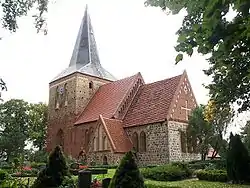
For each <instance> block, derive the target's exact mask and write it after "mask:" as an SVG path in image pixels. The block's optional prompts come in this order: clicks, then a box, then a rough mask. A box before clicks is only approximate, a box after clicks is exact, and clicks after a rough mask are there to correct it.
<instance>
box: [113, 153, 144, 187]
mask: <svg viewBox="0 0 250 188" xmlns="http://www.w3.org/2000/svg"><path fill="white" fill-rule="evenodd" d="M109 188H145V185H144V180H143V177H142V175H141V173H140V171H139V168H138V166H137V164H136V156H135V153H134V152H132V151H130V152H128V153H126V154H125V156H124V157H123V159H122V160H121V162H120V165H119V167H118V168H117V169H116V172H115V175H114V177H113V178H112V180H111V182H110V185H109Z"/></svg>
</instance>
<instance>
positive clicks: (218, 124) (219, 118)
mask: <svg viewBox="0 0 250 188" xmlns="http://www.w3.org/2000/svg"><path fill="white" fill-rule="evenodd" d="M204 113H205V115H204V116H205V120H206V121H208V122H209V123H210V124H211V125H212V129H213V136H212V138H211V141H210V144H211V146H212V147H213V149H214V151H213V153H212V159H214V158H215V157H216V155H217V154H218V152H220V153H225V150H226V147H227V145H228V144H227V141H226V140H224V138H223V135H224V134H225V133H226V130H227V128H228V125H229V124H230V123H231V120H232V117H233V113H232V110H231V108H230V106H229V105H227V107H226V106H225V107H223V108H221V107H220V106H217V105H216V103H215V102H214V101H211V100H210V101H209V102H208V104H207V105H206V107H205V112H204Z"/></svg>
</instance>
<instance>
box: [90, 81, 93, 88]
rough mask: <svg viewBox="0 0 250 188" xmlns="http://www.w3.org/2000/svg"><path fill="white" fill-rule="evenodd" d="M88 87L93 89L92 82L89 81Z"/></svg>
mask: <svg viewBox="0 0 250 188" xmlns="http://www.w3.org/2000/svg"><path fill="white" fill-rule="evenodd" d="M89 89H93V82H92V81H91V82H89Z"/></svg>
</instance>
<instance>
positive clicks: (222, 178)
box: [196, 170, 228, 182]
mask: <svg viewBox="0 0 250 188" xmlns="http://www.w3.org/2000/svg"><path fill="white" fill-rule="evenodd" d="M196 175H197V178H198V179H199V180H206V181H218V182H227V180H228V179H227V172H226V171H225V170H199V171H197V172H196Z"/></svg>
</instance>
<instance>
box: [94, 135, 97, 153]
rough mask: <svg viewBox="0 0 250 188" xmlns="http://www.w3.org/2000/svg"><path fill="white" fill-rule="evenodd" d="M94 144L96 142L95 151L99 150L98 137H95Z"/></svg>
mask: <svg viewBox="0 0 250 188" xmlns="http://www.w3.org/2000/svg"><path fill="white" fill-rule="evenodd" d="M93 144H94V151H97V150H98V141H97V138H96V137H94V139H93Z"/></svg>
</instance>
